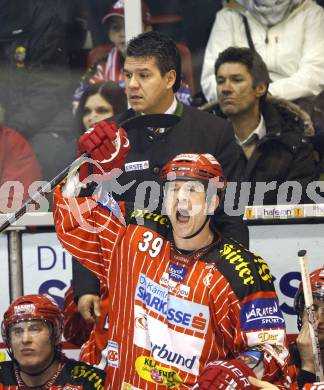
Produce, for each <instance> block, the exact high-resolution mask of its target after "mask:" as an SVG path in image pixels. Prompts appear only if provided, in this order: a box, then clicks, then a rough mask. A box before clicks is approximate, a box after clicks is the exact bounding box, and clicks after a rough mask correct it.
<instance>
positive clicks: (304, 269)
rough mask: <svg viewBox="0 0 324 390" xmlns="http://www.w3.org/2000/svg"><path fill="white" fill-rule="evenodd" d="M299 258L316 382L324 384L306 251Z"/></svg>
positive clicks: (299, 254) (301, 252)
mask: <svg viewBox="0 0 324 390" xmlns="http://www.w3.org/2000/svg"><path fill="white" fill-rule="evenodd" d="M298 258H299V264H300V270H301V277H302V283H303V292H304V298H305V309H306V311H307V317H308V323H309V331H310V337H311V341H312V348H313V355H314V365H315V375H316V381H317V382H319V381H320V382H322V381H324V373H323V365H322V357H321V349H320V344H319V340H318V330H317V325H316V319H315V311H314V304H313V294H312V288H311V282H310V277H309V272H308V264H307V257H306V251H305V250H304V249H302V250H300V251H299V252H298Z"/></svg>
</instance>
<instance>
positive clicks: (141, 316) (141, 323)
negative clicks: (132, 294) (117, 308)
mask: <svg viewBox="0 0 324 390" xmlns="http://www.w3.org/2000/svg"><path fill="white" fill-rule="evenodd" d="M134 313H135V315H134V318H135V328H139V329H143V330H147V313H146V310H145V309H144V308H143V307H141V306H138V305H134Z"/></svg>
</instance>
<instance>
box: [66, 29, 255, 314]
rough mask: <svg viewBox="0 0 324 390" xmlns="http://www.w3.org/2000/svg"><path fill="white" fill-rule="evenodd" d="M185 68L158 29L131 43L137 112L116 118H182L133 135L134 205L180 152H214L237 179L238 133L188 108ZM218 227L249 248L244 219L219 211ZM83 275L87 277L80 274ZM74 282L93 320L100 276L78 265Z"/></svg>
mask: <svg viewBox="0 0 324 390" xmlns="http://www.w3.org/2000/svg"><path fill="white" fill-rule="evenodd" d="M180 69H181V59H180V55H179V52H178V50H177V48H176V44H175V42H174V41H173V40H172V39H170V38H169V37H167V36H165V35H163V34H160V33H158V32H156V31H151V32H147V33H143V34H140V35H139V36H137V37H135V38H134V39H133V40H131V41H130V43H129V44H128V47H127V51H126V60H125V76H126V94H127V97H128V101H129V104H130V105H131V107H132V108H131V109H129V110H127V111H126V112H124V113H123V114H122V115H119V116H117V117H115V118H114V120H116V121H117V122H118V123H120V122H122V121H124V120H125V119H128V118H131V117H134V116H135V115H138V114H140V113H144V114H158V113H160V114H161V113H169V114H170V113H174V114H176V115H178V116H180V117H181V119H180V121H179V123H178V124H177V125H176V126H174V127H172V128H168V129H157V130H156V129H155V131H153V130H152V129H145V128H144V129H143V128H136V129H133V130H132V131H130V133H129V138H130V140H131V144H132V149H131V151H130V153H129V154H128V158H127V162H126V164H125V166H124V170H125V172H124V174H123V175H122V176H121V177H120V178H119V183H120V184H121V185H123V186H125V185H128V184H129V183H130V182H132V181H133V180H135V183H136V185H134V184H133V186H132V187H130V188H129V189H128V190H127V192H125V193H124V194H122V199H123V200H126V201H131V202H134V201H135V199H136V193H137V192H138V193H144V194H145V189H143V186H144V185H145V183H147V182H152V181H153V182H154V181H155V182H157V180H158V177H159V172H160V170H161V168H162V167H163V165H164V164H165V163H166V162H167V161H168V160H170V159H171V158H172V157H173V156H175V155H176V154H177V153H181V152H188V153H191V152H195V153H198V152H204V153H210V154H212V155H214V156H215V157H216V158H217V159H218V160H219V161H220V163H221V164H222V166H223V169H224V172H225V174H226V175H227V177H228V178H229V180H232V181H235V180H236V178H237V176H236V173H237V171H238V170H239V164H240V161H239V160H240V155H239V148H238V147H237V145H236V143H235V140H234V135H233V129H232V128H231V126H230V125H229V123H228V122H227V121H225V120H223V119H221V118H218V117H216V116H214V115H211V114H208V113H205V112H201V111H199V110H197V109H195V108H193V107H188V106H186V105H184V104H182V103H181V102H179V101H178V100H177V99H176V97H175V92H176V91H177V89H178V88H179V85H180ZM112 120H113V119H112ZM98 126H99V127H101V126H103V127H105V126H108V128H109V126H110V125H109V124H105V123H104V122H102V123H98ZM94 127H95V128H96V126H94ZM90 142H91V141H90ZM128 187H129V186H128ZM158 196H159V194H158V195H157V197H158ZM154 202H155V206H154V207H158V206H159V202H160V200H159V199H156V198H154ZM146 205H147V203H146ZM146 207H152V206H151V205H150V206H146ZM215 225H216V228H217V229H219V230H220V231H221V232H222V233H223V234H224V235H225V236H228V237H233V238H235V239H236V240H237V241H239V242H241V243H244V244H245V245H246V246H248V231H247V227H246V226H245V225H244V224H243V221H242V218H241V217H230V216H227V215H225V213H224V212H223V211H220V212H219V213H218V214H217V218H216V219H215ZM84 272H85V273H86V275H81V273H82V274H83V273H84ZM73 280H74V281H76V282H77V283H74V291H75V294H76V299H78V298H79V301H78V305H79V309H80V310H82V311H81V313H82V315H83V316H84V318H85V319H87V320H90V319H91V318H93V316H94V314H93V313H96V312H97V311H99V292H98V291H99V287H98V281H97V279H96V278H92V279H91V274H89V271H87V270H85V269H84V267H80V266H79V265H78V263H77V264H76V265H75V266H74V268H73ZM91 280H93V284H92V282H91ZM83 295H85V299H87V300H88V298H89V296H90V295H93V301H90V300H89V301H88V304H87V302H85V301H84V299H83V298H84V297H83ZM80 297H81V299H80Z"/></svg>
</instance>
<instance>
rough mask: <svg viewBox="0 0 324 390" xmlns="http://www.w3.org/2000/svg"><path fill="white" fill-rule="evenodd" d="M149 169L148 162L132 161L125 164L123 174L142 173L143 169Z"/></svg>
mask: <svg viewBox="0 0 324 390" xmlns="http://www.w3.org/2000/svg"><path fill="white" fill-rule="evenodd" d="M149 167H150V163H149V161H148V160H145V161H133V162H130V163H127V164H125V172H131V171H143V170H144V169H148V168H149Z"/></svg>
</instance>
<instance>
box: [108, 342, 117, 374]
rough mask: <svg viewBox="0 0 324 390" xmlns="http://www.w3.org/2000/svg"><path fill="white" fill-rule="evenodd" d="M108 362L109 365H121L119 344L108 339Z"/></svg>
mask: <svg viewBox="0 0 324 390" xmlns="http://www.w3.org/2000/svg"><path fill="white" fill-rule="evenodd" d="M107 362H108V366H111V367H115V368H118V367H119V354H118V344H117V343H116V341H113V340H108V351H107Z"/></svg>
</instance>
